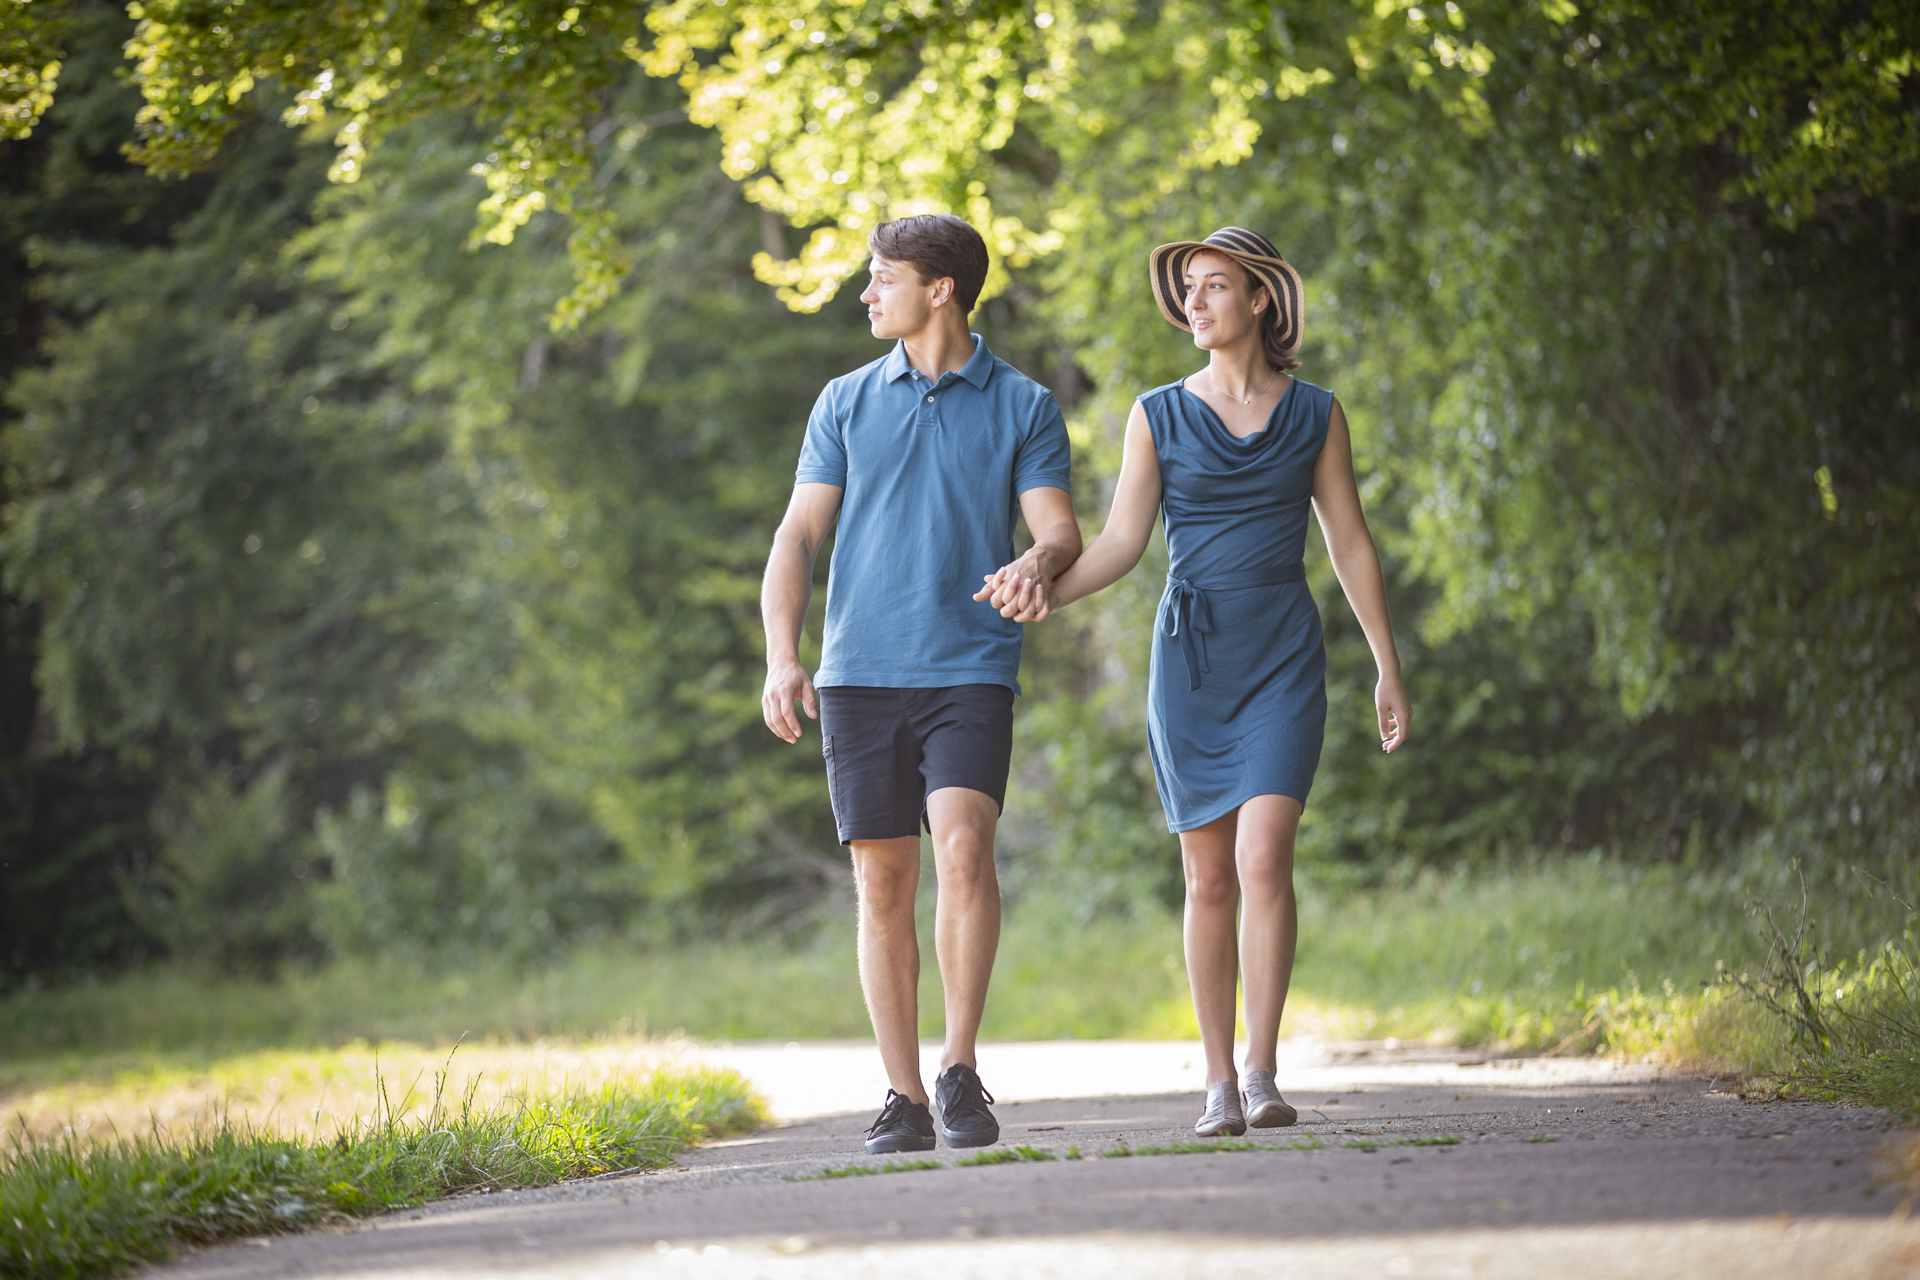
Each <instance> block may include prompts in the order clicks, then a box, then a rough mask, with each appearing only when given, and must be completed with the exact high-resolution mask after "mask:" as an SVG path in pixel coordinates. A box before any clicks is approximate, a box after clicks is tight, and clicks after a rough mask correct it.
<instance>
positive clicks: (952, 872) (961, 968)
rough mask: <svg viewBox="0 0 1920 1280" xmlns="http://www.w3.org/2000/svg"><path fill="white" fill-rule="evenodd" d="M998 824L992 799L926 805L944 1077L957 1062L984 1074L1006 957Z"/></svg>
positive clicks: (942, 798) (945, 795)
mask: <svg viewBox="0 0 1920 1280" xmlns="http://www.w3.org/2000/svg"><path fill="white" fill-rule="evenodd" d="M999 819H1000V806H999V805H997V804H995V803H994V801H993V797H992V796H990V795H987V794H986V793H985V792H981V791H974V790H972V789H970V788H967V787H942V788H940V789H939V790H938V791H935V792H933V793H932V794H931V795H929V796H928V797H927V824H928V826H930V827H932V829H933V865H934V872H935V874H936V876H937V877H938V884H939V898H938V900H937V901H936V903H935V907H934V917H933V945H934V951H935V953H936V954H937V955H938V956H939V958H940V986H941V989H942V991H943V992H944V993H945V998H946V1010H947V1043H946V1048H945V1049H944V1051H943V1052H942V1054H941V1057H940V1069H941V1070H942V1071H945V1070H946V1069H947V1068H948V1067H950V1066H952V1065H953V1064H954V1063H956V1062H964V1063H965V1064H966V1065H967V1066H969V1067H973V1068H975V1069H978V1067H979V1062H978V1061H977V1060H976V1057H975V1049H976V1043H977V1041H978V1039H979V1035H980V1018H981V1015H982V1014H983V1013H984V1012H985V1010H986V1007H987V984H988V982H989V981H990V980H991V979H992V977H993V957H994V953H995V952H997V951H998V950H999V949H1000V877H999V875H998V873H997V872H996V871H995V870H994V865H993V831H994V826H995V825H996V824H997V823H998V822H999ZM917 1078H918V1075H917V1073H916V1079H917ZM894 1087H895V1088H898V1087H899V1086H898V1085H896V1086H894Z"/></svg>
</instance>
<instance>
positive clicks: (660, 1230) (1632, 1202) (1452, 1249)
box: [151, 1041, 1920, 1280]
mask: <svg viewBox="0 0 1920 1280" xmlns="http://www.w3.org/2000/svg"><path fill="white" fill-rule="evenodd" d="M872 1052H873V1051H872V1049H871V1047H870V1046H865V1047H861V1046H821V1047H812V1046H808V1047H800V1048H792V1049H788V1048H783V1047H780V1046H744V1047H739V1048H734V1049H716V1050H711V1051H708V1052H707V1053H704V1054H703V1055H702V1056H710V1057H711V1058H713V1059H714V1060H717V1061H723V1062H727V1063H729V1064H731V1065H735V1066H737V1067H739V1068H740V1069H742V1070H744V1071H746V1072H747V1073H748V1074H749V1075H750V1077H752V1078H754V1079H756V1082H757V1083H759V1084H760V1085H761V1087H762V1088H763V1090H765V1091H766V1092H768V1093H769V1094H770V1095H771V1096H772V1098H773V1099H774V1101H775V1104H776V1109H777V1110H778V1111H779V1112H780V1113H781V1114H783V1115H784V1116H785V1117H788V1122H787V1123H785V1124H783V1125H781V1126H780V1127H777V1128H773V1129H770V1130H767V1131H765V1132H763V1133H760V1134H756V1135H753V1136H751V1137H747V1138H741V1139H736V1140H734V1141H731V1142H726V1143H720V1144H716V1145H714V1146H711V1147H708V1148H705V1149H703V1150H700V1151H697V1152H693V1153H690V1154H689V1155H687V1156H684V1157H682V1158H681V1160H680V1163H679V1166H678V1167H677V1168H674V1169H668V1170H662V1171H658V1172H655V1173H650V1174H642V1175H637V1176H633V1177H628V1178H622V1179H616V1180H612V1181H603V1182H596V1183H590V1184H583V1185H574V1186H567V1187H559V1188H549V1189H547V1190H544V1191H537V1192H514V1193H505V1194H498V1195H488V1196H473V1197H467V1198H464V1199H462V1200H458V1201H453V1202H449V1203H446V1204H443V1205H439V1206H435V1207H434V1208H431V1209H427V1210H421V1211H416V1212H412V1213H407V1214H400V1215H394V1216H391V1217H388V1218H384V1219H381V1220H379V1221H376V1222H374V1223H370V1224H367V1225H364V1226H361V1227H357V1228H353V1229H348V1230H339V1231H323V1232H314V1233H311V1234H308V1235H303V1236H295V1237H282V1238H279V1239H276V1240H273V1241H271V1242H267V1243H259V1242H256V1243H252V1244H242V1245H234V1246H228V1247H223V1248H220V1249H212V1250H207V1251H204V1252H201V1253H198V1254H195V1255H192V1256H190V1257H188V1258H184V1259H182V1260H181V1261H179V1262H176V1263H174V1264H172V1265H171V1266H168V1267H165V1268H160V1269H157V1270H156V1271H154V1272H153V1273H151V1274H152V1275H153V1277H154V1278H155V1280H216V1278H218V1280H238V1278H240V1277H261V1278H266V1277H287V1276H328V1277H354V1278H356V1280H373V1278H375V1277H380V1278H382V1280H385V1278H387V1277H393V1278H395V1280H398V1278H399V1277H408V1278H410V1280H427V1278H428V1277H436V1278H437V1277H451V1276H472V1275H500V1276H509V1275H510V1276H516V1277H547V1276H553V1277H559V1276H567V1277H615V1276H660V1277H716V1278H719V1277H725V1278H733V1277H758V1276H764V1277H769V1278H770V1280H778V1278H782V1277H793V1278H795V1280H799V1278H802V1277H809V1278H810V1277H829V1276H831V1277H836V1278H837V1277H864V1276H873V1277H881V1276H885V1277H889V1278H892V1277H901V1276H920V1275H937V1276H941V1277H966V1276H985V1277H994V1278H995V1280H999V1278H1000V1277H1003V1276H1007V1275H1009V1274H1012V1273H1016V1272H1017V1273H1018V1274H1019V1275H1020V1276H1021V1277H1022V1280H1026V1278H1027V1277H1051V1276H1062V1277H1066V1276H1088V1275H1138V1276H1154V1277H1161V1276H1166V1277H1186V1276H1193V1277H1200V1276H1206V1277H1208V1278H1209V1280H1213V1278H1216V1277H1231V1276H1239V1275H1247V1276H1255V1275H1258V1276H1261V1277H1263V1278H1265V1277H1274V1276H1285V1277H1321V1276H1325V1277H1341V1278H1342V1280H1344V1278H1346V1277H1358V1276H1486V1277H1506V1276H1513V1277H1534V1276H1553V1277H1568V1278H1570V1280H1577V1278H1582V1277H1601V1276H1605V1277H1617V1276H1647V1277H1669V1276H1670V1277H1686V1278H1687V1280H1717V1278H1719V1277H1729V1278H1731V1277H1743V1278H1745V1277H1790V1278H1796V1277H1808V1278H1810V1280H1811V1278H1813V1277H1821V1278H1823V1280H1826V1278H1831V1280H1854V1278H1855V1277H1858V1278H1859V1280H1881V1278H1884V1280H1896V1278H1904V1277H1920V1220H1910V1219H1908V1218H1907V1217H1906V1216H1905V1214H1904V1213H1902V1212H1901V1210H1902V1208H1903V1205H1902V1199H1903V1197H1904V1195H1905V1193H1906V1189H1905V1188H1901V1187H1895V1186H1890V1185H1885V1184H1884V1183H1883V1182H1882V1181H1881V1178H1882V1171H1883V1165H1882V1163H1881V1161H1882V1158H1883V1157H1882V1153H1883V1152H1884V1151H1885V1149H1886V1147H1887V1145H1888V1143H1889V1142H1890V1141H1891V1140H1892V1139H1893V1138H1894V1137H1895V1136H1896V1135H1892V1134H1889V1133H1888V1132H1887V1131H1886V1130H1885V1129H1884V1127H1883V1119H1882V1117H1880V1116H1879V1115H1877V1114H1876V1113H1872V1112H1863V1111H1858V1110H1848V1109H1842V1108H1833V1107H1822V1106H1815V1105H1810V1104H1780V1105H1754V1104H1750V1103H1743V1102H1741V1101H1739V1100H1738V1099H1737V1098H1734V1097H1732V1096H1729V1095H1728V1094H1725V1093H1722V1092H1718V1091H1716V1090H1715V1088H1714V1082H1712V1081H1709V1080H1700V1079H1691V1078H1685V1077H1679V1076H1675V1075H1672V1074H1670V1073H1665V1072H1662V1071H1660V1070H1658V1069H1656V1068H1649V1067H1625V1066H1619V1065H1616V1064H1608V1063H1600V1062H1592V1061H1586V1060H1578V1059H1526V1060H1517V1061H1514V1060H1508V1061H1487V1060H1485V1059H1483V1058H1480V1057H1476V1056H1468V1055H1457V1054H1452V1053H1434V1052H1432V1051H1413V1050H1388V1049H1386V1048H1385V1047H1383V1046H1349V1045H1323V1044H1318V1043H1314V1042H1303V1041H1290V1042H1288V1045H1287V1054H1288V1059H1287V1061H1286V1062H1285V1063H1284V1064H1283V1075H1282V1079H1283V1082H1284V1083H1285V1085H1286V1087H1287V1093H1288V1096H1289V1098H1290V1099H1291V1100H1292V1101H1293V1102H1295V1103H1296V1104H1297V1105H1299V1106H1300V1108H1301V1114H1302V1119H1303V1123H1302V1124H1301V1125H1300V1126H1299V1127H1297V1128H1294V1129H1285V1130H1270V1131H1266V1132H1263V1133H1258V1134H1253V1135H1250V1136H1249V1139H1248V1141H1249V1142H1250V1143H1251V1146H1250V1148H1248V1147H1245V1146H1240V1147H1228V1148H1225V1149H1214V1150H1210V1151H1207V1152H1204V1153H1189V1152H1178V1153H1168V1154H1156V1155H1149V1154H1144V1153H1142V1154H1136V1155H1133V1156H1130V1157H1124V1158H1123V1157H1120V1156H1117V1155H1116V1154H1115V1153H1116V1152H1117V1151H1119V1150H1121V1149H1128V1150H1135V1151H1139V1150H1140V1149H1142V1148H1150V1147H1186V1146H1191V1145H1198V1144H1196V1143H1195V1140H1194V1138H1193V1135H1192V1133H1191V1131H1190V1130H1189V1128H1188V1126H1189V1125H1190V1124H1191V1123H1192V1119H1193V1116H1194V1115H1195V1114H1196V1113H1197V1111H1198V1106H1199V1099H1198V1097H1197V1095H1196V1093H1195V1092H1194V1091H1193V1090H1192V1089H1190V1088H1188V1087H1187V1083H1186V1082H1187V1080H1188V1077H1189V1076H1191V1075H1192V1074H1193V1073H1194V1072H1195V1071H1196V1063H1197V1058H1196V1056H1195V1055H1196V1047H1195V1046H1190V1045H1129V1044H1087V1043H1068V1044H1053V1045H1025V1046H1010V1045H1001V1046H991V1047H989V1048H988V1049H986V1050H983V1053H982V1063H981V1066H982V1071H983V1074H984V1075H985V1078H986V1080H987V1083H988V1085H989V1087H993V1086H995V1085H996V1084H998V1085H999V1088H998V1089H997V1090H996V1092H997V1093H998V1095H999V1097H1000V1099H1001V1105H1000V1106H998V1107H997V1108H996V1110H997V1112H998V1114H999V1115H1000V1118H1001V1123H1002V1127H1003V1143H1002V1146H1001V1147H1000V1148H996V1149H997V1150H1010V1149H1011V1148H1012V1147H1015V1146H1024V1147H1026V1148H1029V1149H1030V1150H1031V1151H1033V1152H1036V1153H1044V1154H1046V1155H1050V1156H1052V1157H1054V1158H1053V1159H1051V1160H1022V1161H1019V1162H1017V1163H1003V1164H995V1165H987V1166H972V1167H968V1166H963V1165H961V1164H960V1160H961V1158H962V1157H964V1156H966V1155H967V1154H968V1153H964V1152H952V1151H948V1150H945V1149H942V1150H940V1151H937V1152H934V1153H932V1155H933V1158H934V1160H935V1161H936V1162H937V1165H938V1167H937V1168H934V1169H927V1170H914V1171H906V1172H895V1173H886V1174H882V1175H879V1176H871V1177H866V1176H856V1177H822V1176H821V1175H822V1174H824V1173H828V1172H830V1171H837V1170H840V1169H844V1168H847V1167H849V1166H852V1167H860V1168H872V1167H874V1166H876V1165H880V1164H884V1163H886V1162H887V1161H886V1160H885V1159H870V1158H868V1157H866V1156H864V1155H860V1154H858V1152H859V1139H860V1136H861V1130H862V1128H863V1127H864V1126H865V1124H866V1123H867V1121H868V1120H869V1119H870V1112H871V1111H872V1110H873V1105H872V1103H873V1099H872V1098H871V1097H870V1096H868V1095H870V1094H871V1093H872V1090H871V1088H870V1084H871V1082H870V1081H868V1080H867V1079H866V1076H867V1075H868V1074H871V1070H872V1065H871V1062H870V1058H871V1055H872ZM1183 1073H1185V1074H1183ZM1168 1081H1171V1082H1172V1083H1173V1084H1175V1085H1177V1086H1178V1087H1179V1091H1178V1092H1175V1091H1173V1089H1170V1088H1163V1087H1159V1086H1161V1085H1163V1084H1165V1083H1166V1082H1168ZM1196 1083H1197V1080H1196ZM855 1089H862V1090H865V1093H864V1094H862V1095H861V1098H860V1099H844V1100H843V1095H844V1094H848V1093H851V1092H852V1091H853V1090H855ZM858 1101H864V1105H860V1106H859V1110H858V1111H857V1112H855V1111H852V1109H851V1107H850V1106H848V1105H844V1103H845V1102H858ZM836 1112H837V1114H836ZM1452 1139H1458V1141H1451V1140H1452ZM1436 1140H1440V1141H1436ZM1076 1157H1077V1158H1076ZM891 1159H892V1160H894V1161H895V1162H898V1161H900V1160H902V1159H904V1158H903V1157H893V1158H891Z"/></svg>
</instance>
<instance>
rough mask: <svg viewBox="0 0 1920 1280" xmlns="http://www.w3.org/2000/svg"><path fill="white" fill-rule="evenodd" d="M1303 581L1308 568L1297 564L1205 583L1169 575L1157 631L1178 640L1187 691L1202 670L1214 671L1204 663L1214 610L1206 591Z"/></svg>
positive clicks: (1196, 684)
mask: <svg viewBox="0 0 1920 1280" xmlns="http://www.w3.org/2000/svg"><path fill="white" fill-rule="evenodd" d="M1306 580H1307V567H1306V565H1304V564H1300V563H1295V564H1290V565H1285V566H1282V567H1281V568H1278V569H1257V570H1253V571H1251V572H1248V573H1223V574H1221V575H1220V576H1219V577H1217V578H1210V579H1208V580H1207V581H1206V582H1205V583H1198V582H1190V581H1188V580H1187V579H1185V578H1176V577H1173V576H1172V575H1168V577H1167V593H1166V595H1165V596H1163V597H1161V600H1160V630H1161V631H1162V632H1163V633H1164V634H1165V635H1166V636H1167V637H1168V638H1169V639H1177V640H1179V641H1180V656H1181V657H1183V658H1185V659H1186V660H1187V691H1188V692H1192V691H1193V690H1195V689H1198V688H1199V687H1200V675H1201V673H1202V672H1208V673H1210V672H1212V670H1213V668H1212V667H1210V666H1208V665H1207V637H1208V636H1209V635H1211V634H1212V633H1213V610H1212V609H1211V608H1209V607H1208V605H1207V592H1209V591H1245V590H1248V589H1249V588H1252V587H1278V586H1283V585H1285V584H1286V583H1289V582H1305V581H1306Z"/></svg>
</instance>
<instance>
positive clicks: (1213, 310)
mask: <svg viewBox="0 0 1920 1280" xmlns="http://www.w3.org/2000/svg"><path fill="white" fill-rule="evenodd" d="M1186 284H1187V323H1188V324H1191V325H1192V326H1193V345H1194V346H1196V347H1199V348H1201V349H1202V350H1205V351H1213V350H1217V349H1219V348H1221V347H1230V346H1232V345H1234V344H1235V343H1236V342H1239V341H1241V340H1243V339H1245V338H1246V337H1247V335H1249V334H1257V333H1258V332H1259V331H1260V313H1261V312H1262V311H1264V310H1266V306H1267V294H1266V290H1264V289H1261V288H1258V287H1255V286H1252V285H1251V284H1250V282H1249V281H1248V279H1247V273H1246V271H1244V270H1243V269H1242V268H1241V266H1240V264H1239V263H1237V262H1235V261H1234V260H1233V259H1232V258H1229V257H1227V255H1225V254H1224V253H1214V252H1212V251H1211V250H1208V249H1202V250H1200V251H1199V252H1197V253H1195V254H1194V255H1193V256H1192V257H1190V258H1188V259H1187V275H1186Z"/></svg>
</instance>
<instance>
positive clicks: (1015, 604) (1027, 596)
mask: <svg viewBox="0 0 1920 1280" xmlns="http://www.w3.org/2000/svg"><path fill="white" fill-rule="evenodd" d="M973 598H974V599H975V600H980V601H983V602H985V604H986V605H987V606H988V607H989V608H992V609H998V610H999V611H1000V616H1001V617H1003V618H1011V619H1012V620H1013V621H1015V622H1038V621H1040V620H1041V619H1042V618H1044V617H1046V616H1047V615H1048V614H1049V613H1052V612H1053V557H1052V556H1050V555H1048V554H1047V553H1046V551H1045V550H1044V549H1043V548H1041V547H1035V548H1034V549H1033V550H1031V551H1029V552H1027V554H1025V555H1023V556H1021V557H1020V558H1019V559H1018V560H1015V561H1014V562H1013V563H1012V564H1009V565H1002V566H1001V567H1000V568H998V569H995V570H994V571H993V572H992V573H990V574H988V575H987V577H986V585H985V586H983V587H981V588H980V590H978V591H976V592H974V593H973Z"/></svg>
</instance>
